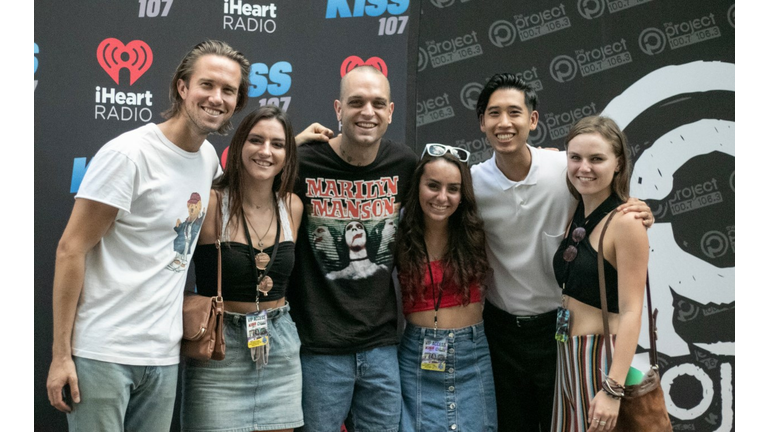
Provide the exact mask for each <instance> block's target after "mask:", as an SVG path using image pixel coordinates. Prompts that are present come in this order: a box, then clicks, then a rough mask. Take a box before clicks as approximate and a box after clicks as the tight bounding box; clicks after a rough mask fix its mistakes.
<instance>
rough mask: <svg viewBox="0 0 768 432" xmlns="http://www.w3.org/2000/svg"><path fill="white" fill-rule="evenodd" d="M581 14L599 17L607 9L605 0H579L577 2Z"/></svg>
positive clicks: (587, 16) (588, 17)
mask: <svg viewBox="0 0 768 432" xmlns="http://www.w3.org/2000/svg"><path fill="white" fill-rule="evenodd" d="M576 8H577V9H578V10H579V14H581V16H583V17H584V18H586V19H588V20H591V19H593V18H597V17H599V16H600V15H602V14H603V12H604V11H605V3H604V0H579V2H578V3H577V4H576Z"/></svg>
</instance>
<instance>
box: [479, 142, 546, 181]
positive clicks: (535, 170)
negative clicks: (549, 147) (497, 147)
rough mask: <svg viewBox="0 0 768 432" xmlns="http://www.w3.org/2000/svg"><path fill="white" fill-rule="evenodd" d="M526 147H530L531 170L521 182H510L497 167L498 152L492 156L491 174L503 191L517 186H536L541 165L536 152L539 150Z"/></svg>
mask: <svg viewBox="0 0 768 432" xmlns="http://www.w3.org/2000/svg"><path fill="white" fill-rule="evenodd" d="M525 145H526V146H528V150H530V152H531V169H530V170H529V171H528V175H527V176H526V177H525V178H524V179H523V180H521V181H513V180H510V179H508V178H507V176H505V175H504V173H503V172H501V170H500V169H499V167H498V165H496V152H493V156H491V168H492V171H491V172H492V173H493V174H492V175H493V177H494V178H495V179H496V183H498V185H499V187H500V188H501V189H502V190H507V189H509V188H511V187H514V186H516V185H535V184H536V182H537V181H538V179H539V165H540V160H539V158H540V157H539V154H538V152H537V151H536V150H537V149H535V148H533V147H531V146H530V145H529V144H527V143H526V144H525Z"/></svg>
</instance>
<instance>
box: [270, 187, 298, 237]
mask: <svg viewBox="0 0 768 432" xmlns="http://www.w3.org/2000/svg"><path fill="white" fill-rule="evenodd" d="M275 199H277V208H278V209H279V213H280V220H281V221H282V222H283V236H284V237H285V241H289V242H292V241H294V240H293V231H291V219H290V216H289V213H288V203H287V202H286V201H285V200H283V199H279V198H277V197H275Z"/></svg>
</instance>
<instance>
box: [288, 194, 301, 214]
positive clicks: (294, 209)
mask: <svg viewBox="0 0 768 432" xmlns="http://www.w3.org/2000/svg"><path fill="white" fill-rule="evenodd" d="M288 206H289V207H290V209H291V217H296V216H299V217H301V213H302V212H303V211H304V204H303V203H302V202H301V198H299V196H298V195H296V194H295V193H292V192H291V193H289V194H288Z"/></svg>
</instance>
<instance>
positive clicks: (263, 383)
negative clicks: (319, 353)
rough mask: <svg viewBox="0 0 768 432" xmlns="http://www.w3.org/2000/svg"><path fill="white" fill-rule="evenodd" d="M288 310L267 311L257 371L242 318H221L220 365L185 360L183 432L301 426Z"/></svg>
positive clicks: (296, 354)
mask: <svg viewBox="0 0 768 432" xmlns="http://www.w3.org/2000/svg"><path fill="white" fill-rule="evenodd" d="M288 310H289V307H288V305H287V304H286V305H285V306H283V307H280V308H276V309H272V310H270V311H268V312H267V317H268V318H269V343H270V350H269V358H268V363H267V365H265V366H263V367H261V368H257V367H256V366H257V365H256V363H254V361H253V360H252V359H251V349H250V348H248V338H247V332H246V323H245V315H243V314H237V313H229V312H225V313H224V341H225V342H226V344H227V350H226V355H225V356H224V360H221V361H216V360H208V361H199V360H192V359H185V362H184V368H183V375H182V397H181V428H182V430H184V431H197V432H202V431H217V432H221V431H243V432H245V431H249V432H250V431H253V430H274V429H290V428H297V427H299V426H302V425H303V424H304V417H303V415H302V411H301V363H300V359H299V348H300V345H301V343H300V342H299V334H298V332H297V331H296V324H294V323H293V320H292V319H291V316H290V314H289V313H288Z"/></svg>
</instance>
